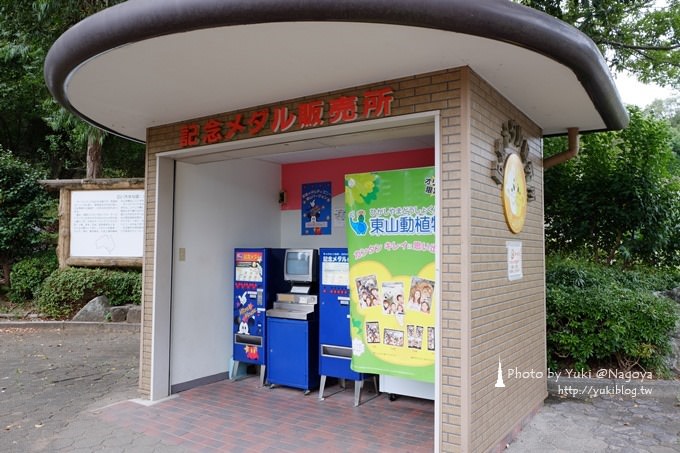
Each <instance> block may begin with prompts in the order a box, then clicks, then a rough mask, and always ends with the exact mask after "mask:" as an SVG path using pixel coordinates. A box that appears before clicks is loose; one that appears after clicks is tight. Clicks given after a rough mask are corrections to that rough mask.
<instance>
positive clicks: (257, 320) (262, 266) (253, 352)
mask: <svg viewBox="0 0 680 453" xmlns="http://www.w3.org/2000/svg"><path fill="white" fill-rule="evenodd" d="M284 255H285V250H284V249H273V248H239V249H235V250H234V294H233V302H232V303H233V307H234V328H233V331H234V350H233V366H232V369H231V373H230V378H231V379H232V380H234V379H235V378H236V377H237V374H238V371H239V365H240V364H251V365H257V366H259V367H260V385H264V380H265V374H266V364H267V357H266V354H267V348H266V344H267V324H266V318H265V313H266V310H267V309H268V308H271V307H272V304H273V302H274V300H275V299H276V294H277V293H279V292H285V291H288V290H290V284H289V283H286V281H285V280H284V274H283V260H284Z"/></svg>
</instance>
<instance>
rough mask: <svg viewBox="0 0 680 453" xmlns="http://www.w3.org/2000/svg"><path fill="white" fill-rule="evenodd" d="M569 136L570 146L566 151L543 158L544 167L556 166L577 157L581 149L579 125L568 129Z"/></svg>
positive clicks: (545, 168)
mask: <svg viewBox="0 0 680 453" xmlns="http://www.w3.org/2000/svg"><path fill="white" fill-rule="evenodd" d="M567 137H568V141H569V148H568V149H567V150H566V151H562V152H561V153H557V154H555V155H554V156H550V157H546V158H545V159H543V169H544V170H547V169H548V168H551V167H554V166H555V165H559V164H561V163H564V162H566V161H568V160H569V159H572V158H574V157H576V155H577V154H578V151H579V135H578V127H570V128H568V129H567Z"/></svg>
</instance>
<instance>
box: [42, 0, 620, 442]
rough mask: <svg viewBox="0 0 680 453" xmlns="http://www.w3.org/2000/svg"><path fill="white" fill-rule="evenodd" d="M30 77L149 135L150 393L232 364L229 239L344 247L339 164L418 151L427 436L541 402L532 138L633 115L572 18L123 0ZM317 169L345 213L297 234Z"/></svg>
mask: <svg viewBox="0 0 680 453" xmlns="http://www.w3.org/2000/svg"><path fill="white" fill-rule="evenodd" d="M45 76H46V81H47V84H48V87H49V89H50V90H51V92H52V94H53V95H54V97H55V98H56V99H57V101H59V102H60V103H61V104H62V105H64V106H65V107H66V108H68V109H69V110H71V111H72V112H74V113H76V114H77V115H79V116H81V117H82V118H84V119H86V120H87V121H89V122H91V123H92V124H94V125H97V126H98V127H101V128H102V129H104V130H107V131H109V132H112V133H115V134H118V135H121V136H124V137H128V138H130V139H132V140H137V141H140V142H145V143H146V146H147V155H146V156H147V157H146V175H145V196H146V202H145V217H146V226H145V229H146V235H145V242H144V266H143V285H144V291H143V321H142V341H141V361H140V383H139V386H140V391H141V393H142V394H143V395H144V396H145V397H146V398H149V399H151V400H158V399H162V398H164V397H167V396H168V395H170V394H171V393H174V392H178V391H182V390H184V389H187V388H191V387H193V386H197V385H202V384H205V383H209V382H213V381H215V380H219V379H225V378H227V377H228V375H229V371H230V356H231V351H232V341H233V339H232V334H231V326H232V322H233V319H232V308H231V302H230V297H231V296H230V288H231V285H233V269H232V268H231V267H230V266H231V265H232V264H233V261H231V257H232V256H233V251H234V249H236V248H238V247H275V248H280V247H284V248H296V247H297V248H322V247H346V246H347V243H346V236H345V232H344V229H345V222H346V220H347V219H346V218H344V217H343V213H342V210H343V209H344V190H343V189H344V188H343V186H344V183H343V179H342V178H343V176H344V175H345V174H349V173H358V172H371V171H382V170H399V169H407V168H413V167H423V166H433V167H434V172H435V180H436V194H435V195H434V196H435V208H436V219H437V225H436V240H435V250H434V258H435V272H436V274H435V281H436V285H435V294H434V297H435V298H436V300H437V301H439V303H438V304H437V305H436V308H435V309H434V310H433V312H434V313H433V316H434V318H435V330H434V332H436V339H435V341H436V344H437V350H436V351H437V352H436V359H435V383H434V399H435V426H434V428H433V429H434V438H435V445H436V446H437V448H438V449H440V450H442V451H488V450H490V449H493V448H496V447H497V446H499V445H501V444H503V442H504V440H505V439H507V437H508V436H509V435H511V434H512V433H513V432H515V430H516V429H517V428H518V427H519V426H521V424H522V423H523V422H524V421H525V420H526V418H527V417H529V416H530V415H531V414H532V413H533V412H534V411H535V410H536V409H537V408H539V407H540V406H541V404H542V402H543V400H544V398H545V397H546V396H547V390H546V379H545V376H546V371H547V370H546V346H545V283H544V282H545V279H544V267H545V266H544V240H543V237H544V231H543V172H544V169H545V168H546V167H547V166H550V165H552V164H553V163H554V162H555V160H553V161H552V162H551V163H546V162H545V161H544V159H543V150H542V137H544V136H548V135H566V134H569V136H570V144H571V145H572V146H571V149H570V150H565V154H564V155H563V156H562V157H560V158H558V159H563V158H564V159H566V158H568V157H569V156H570V155H572V154H573V153H574V152H575V151H576V150H577V149H576V148H577V146H578V140H577V134H578V133H579V132H587V131H599V130H616V129H621V128H623V127H625V126H626V124H627V122H628V116H627V112H626V110H625V108H624V107H623V105H622V103H621V101H620V98H619V96H618V93H617V91H616V88H615V85H614V83H613V81H612V78H611V76H610V74H609V71H608V68H607V66H606V64H605V62H604V61H603V58H602V56H601V54H600V52H599V50H598V49H597V47H596V46H595V44H594V43H593V42H592V41H591V40H590V39H589V38H588V37H586V36H585V35H583V34H582V33H580V32H579V31H577V30H576V29H575V28H573V27H571V26H569V25H567V24H565V23H563V22H560V21H559V20H557V19H555V18H553V17H550V16H548V15H545V14H542V13H540V12H538V11H535V10H532V9H529V8H526V7H523V6H521V5H518V4H516V3H512V2H510V1H506V0H447V1H435V0H423V1H418V2H414V1H408V0H360V1H321V0H296V1H288V0H277V1H258V2H253V1H250V0H229V1H220V0H186V1H175V2H167V1H164V0H130V1H128V2H125V3H122V4H119V5H116V6H114V7H111V8H109V9H106V10H104V11H102V12H100V13H98V14H95V15H93V16H91V17H89V18H87V19H85V20H83V21H82V22H81V23H79V24H78V25H77V26H75V27H73V28H72V29H70V30H68V31H67V32H66V33H64V34H63V35H62V36H61V37H60V38H59V39H58V40H57V41H56V42H55V44H54V46H53V47H52V49H51V50H50V52H49V54H48V57H47V59H46V63H45ZM317 182H330V183H331V187H332V209H333V212H334V214H337V216H338V218H337V219H334V220H331V224H332V225H331V228H330V231H329V232H328V234H318V235H315V234H311V235H307V234H302V232H301V229H300V217H301V212H300V211H301V206H300V205H301V201H300V198H301V186H302V185H303V184H308V183H317ZM510 368H511V369H516V370H519V371H520V372H522V373H523V374H520V375H521V376H524V375H528V374H526V373H529V372H531V377H529V378H517V377H509V376H508V375H507V374H503V373H501V372H499V369H501V370H506V369H510ZM499 383H501V384H502V385H499Z"/></svg>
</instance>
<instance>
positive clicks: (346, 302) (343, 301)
mask: <svg viewBox="0 0 680 453" xmlns="http://www.w3.org/2000/svg"><path fill="white" fill-rule="evenodd" d="M338 302H340V305H349V297H341V296H338Z"/></svg>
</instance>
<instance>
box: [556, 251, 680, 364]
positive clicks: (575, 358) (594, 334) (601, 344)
mask: <svg viewBox="0 0 680 453" xmlns="http://www.w3.org/2000/svg"><path fill="white" fill-rule="evenodd" d="M679 277H680V272H678V271H677V270H665V271H662V272H659V271H657V270H655V269H652V268H639V269H636V270H630V271H629V270H622V269H619V268H615V267H611V266H602V265H596V264H593V263H590V262H588V261H586V260H583V259H574V258H555V257H551V258H549V259H548V270H547V272H546V284H547V297H546V310H547V318H546V323H547V341H548V351H549V366H550V367H551V368H556V367H557V366H558V364H565V363H567V364H569V365H570V366H573V367H575V368H585V369H588V368H589V367H590V365H592V364H598V363H599V364H607V363H617V364H618V366H619V368H621V369H624V370H629V369H631V368H633V367H635V366H640V367H642V368H644V369H648V370H654V371H657V372H660V373H663V372H664V371H665V365H664V357H665V356H666V355H667V354H668V353H669V350H670V334H671V332H672V330H673V328H674V327H675V324H676V320H677V319H678V313H677V307H676V305H677V304H675V303H674V302H673V301H671V300H670V299H667V298H665V297H658V296H656V295H654V293H653V291H654V290H664V289H668V288H671V287H673V286H677V285H678V284H679V283H680V278H679Z"/></svg>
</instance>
